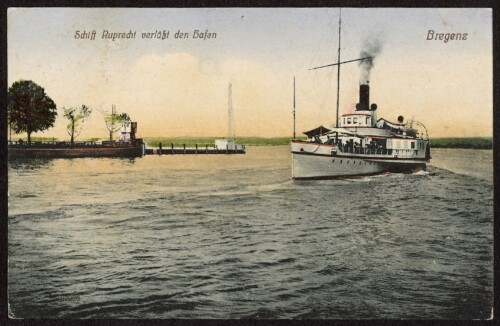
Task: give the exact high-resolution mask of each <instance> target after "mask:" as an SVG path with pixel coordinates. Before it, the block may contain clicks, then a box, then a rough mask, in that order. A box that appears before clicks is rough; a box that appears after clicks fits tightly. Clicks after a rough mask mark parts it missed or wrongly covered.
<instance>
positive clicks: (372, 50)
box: [359, 36, 382, 91]
mask: <svg viewBox="0 0 500 326" xmlns="http://www.w3.org/2000/svg"><path fill="white" fill-rule="evenodd" d="M381 51H382V41H380V38H378V37H373V36H372V37H368V38H366V39H365V40H364V42H363V46H362V48H361V53H360V58H366V57H369V59H365V60H362V61H361V62H360V63H359V65H360V66H361V76H360V79H359V83H360V84H361V85H365V84H368V82H369V81H370V71H371V69H372V68H373V65H374V60H375V57H376V56H377V55H378V54H379V53H380V52H381ZM360 91H361V90H360Z"/></svg>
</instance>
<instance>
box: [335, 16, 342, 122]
mask: <svg viewBox="0 0 500 326" xmlns="http://www.w3.org/2000/svg"><path fill="white" fill-rule="evenodd" d="M341 17H342V9H339V50H338V55H337V115H336V116H335V128H338V127H339V97H340V96H339V95H340V26H341V23H342V20H341Z"/></svg>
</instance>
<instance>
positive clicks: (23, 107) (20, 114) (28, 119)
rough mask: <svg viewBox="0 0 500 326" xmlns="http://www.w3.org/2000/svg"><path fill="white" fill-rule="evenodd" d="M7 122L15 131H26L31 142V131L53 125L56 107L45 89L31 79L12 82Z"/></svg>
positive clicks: (29, 142) (9, 92)
mask: <svg viewBox="0 0 500 326" xmlns="http://www.w3.org/2000/svg"><path fill="white" fill-rule="evenodd" d="M7 109H8V111H9V112H8V117H9V124H10V127H11V128H12V130H14V132H15V133H21V132H26V133H27V134H28V144H31V134H32V133H33V132H37V131H41V130H46V129H48V128H50V127H53V126H54V122H55V120H56V116H57V107H56V104H55V103H54V101H52V99H51V98H50V97H48V96H47V94H45V89H44V88H43V87H41V86H39V85H37V84H36V83H34V82H33V81H31V80H19V81H16V82H14V84H12V86H11V87H9V91H8V104H7Z"/></svg>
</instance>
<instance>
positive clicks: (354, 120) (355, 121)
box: [352, 117, 358, 125]
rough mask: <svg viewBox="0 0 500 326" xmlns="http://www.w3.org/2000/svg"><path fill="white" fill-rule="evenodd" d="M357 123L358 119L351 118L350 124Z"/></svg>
mask: <svg viewBox="0 0 500 326" xmlns="http://www.w3.org/2000/svg"><path fill="white" fill-rule="evenodd" d="M357 123H358V118H357V117H354V118H352V124H354V125H355V124H357Z"/></svg>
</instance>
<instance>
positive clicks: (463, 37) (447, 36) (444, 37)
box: [427, 29, 468, 43]
mask: <svg viewBox="0 0 500 326" xmlns="http://www.w3.org/2000/svg"><path fill="white" fill-rule="evenodd" d="M467 36H468V35H467V33H436V32H435V31H434V30H432V29H429V31H428V32H427V41H433V40H434V41H443V42H444V43H448V41H467Z"/></svg>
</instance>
